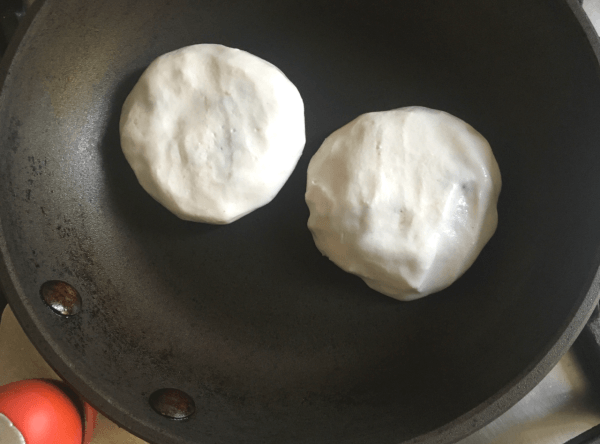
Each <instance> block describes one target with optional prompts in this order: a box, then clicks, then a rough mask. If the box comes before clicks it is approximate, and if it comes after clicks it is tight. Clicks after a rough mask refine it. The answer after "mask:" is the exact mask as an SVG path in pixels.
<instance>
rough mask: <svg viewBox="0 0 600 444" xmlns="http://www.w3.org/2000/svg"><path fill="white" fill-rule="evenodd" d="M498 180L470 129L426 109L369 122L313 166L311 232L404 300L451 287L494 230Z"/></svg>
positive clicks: (343, 263)
mask: <svg viewBox="0 0 600 444" xmlns="http://www.w3.org/2000/svg"><path fill="white" fill-rule="evenodd" d="M500 187H501V178H500V170H499V168H498V164H497V163H496V160H495V158H494V155H493V154H492V150H491V148H490V145H489V144H488V142H487V141H486V140H485V139H484V138H483V136H481V135H480V134H479V133H478V132H477V131H475V130H474V129H473V128H472V127H471V126H469V125H468V124H466V123H465V122H463V121H462V120H460V119H458V118H456V117H453V116H451V115H450V114H447V113H445V112H442V111H436V110H431V109H427V108H421V107H410V108H401V109H396V110H392V111H386V112H376V113H369V114H364V115H362V116H360V117H358V118H357V119H355V120H354V121H352V122H350V123H349V124H347V125H346V126H344V127H342V128H340V129H338V130H337V131H335V132H334V133H333V134H331V135H330V136H329V137H328V138H327V139H326V140H325V141H324V142H323V144H322V145H321V147H320V148H319V150H318V151H317V153H316V154H315V155H314V157H313V158H312V160H311V161H310V164H309V167H308V180H307V190H306V202H307V204H308V207H309V209H310V218H309V220H308V227H309V229H310V230H311V232H312V235H313V238H314V241H315V244H316V246H317V248H318V249H319V250H320V251H321V252H322V253H323V254H324V255H326V256H328V257H329V258H330V259H331V260H332V261H333V262H334V263H336V264H337V265H338V266H339V267H341V268H342V269H344V270H345V271H348V272H350V273H354V274H356V275H358V276H360V277H361V278H362V279H363V280H364V281H365V282H366V283H367V285H369V287H371V288H373V289H375V290H377V291H379V292H381V293H383V294H385V295H388V296H391V297H393V298H396V299H400V300H412V299H417V298H420V297H423V296H426V295H428V294H431V293H434V292H437V291H439V290H442V289H443V288H446V287H447V286H449V285H450V284H452V283H453V282H454V281H455V280H456V279H457V278H459V277H460V276H461V275H462V274H463V273H464V272H465V271H466V270H467V269H468V268H469V267H470V266H471V264H472V263H473V262H474V261H475V259H476V258H477V256H478V255H479V253H480V252H481V250H482V248H483V247H484V245H485V244H486V243H487V241H488V240H489V239H490V238H491V237H492V235H493V234H494V232H495V230H496V225H497V221H498V214H497V211H496V204H497V201H498V196H499V194H500Z"/></svg>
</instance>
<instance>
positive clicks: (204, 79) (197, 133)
mask: <svg viewBox="0 0 600 444" xmlns="http://www.w3.org/2000/svg"><path fill="white" fill-rule="evenodd" d="M120 133H121V146H122V149H123V153H124V154H125V157H126V158H127V161H128V162H129V164H130V165H131V167H132V169H133V171H134V172H135V174H136V176H137V179H138V181H139V183H140V184H141V185H142V187H143V188H144V189H145V190H146V191H147V192H148V193H149V194H150V195H151V196H152V197H153V198H154V199H156V200H157V201H158V202H160V203H161V204H162V205H164V206H165V207H166V208H168V209H169V210H170V211H172V212H173V213H174V214H176V215H177V216H178V217H180V218H181V219H185V220H191V221H197V222H207V223H213V224H226V223H230V222H233V221H235V220H237V219H239V218H240V217H242V216H244V215H246V214H248V213H250V212H251V211H253V210H255V209H257V208H259V207H261V206H263V205H265V204H267V203H269V202H270V201H271V200H272V199H273V198H274V197H275V195H276V194H277V193H278V192H279V190H280V189H281V188H282V187H283V185H284V184H285V182H286V181H287V179H288V178H289V176H290V175H291V173H292V171H293V169H294V167H295V166H296V164H297V162H298V159H299V157H300V155H301V154H302V150H303V148H304V144H305V132H304V104H303V102H302V98H301V97H300V93H299V92H298V90H297V89H296V87H295V86H294V85H293V84H292V82H290V80H288V78H287V77H286V76H285V75H284V74H283V73H282V72H281V71H280V70H279V69H278V68H276V67H275V66H273V65H272V64H270V63H269V62H266V61H265V60H262V59H260V58H258V57H256V56H254V55H252V54H249V53H247V52H245V51H241V50H238V49H232V48H227V47H225V46H221V45H214V44H200V45H193V46H188V47H185V48H181V49H179V50H176V51H173V52H169V53H167V54H164V55H162V56H160V57H158V58H157V59H156V60H154V61H153V62H152V63H151V64H150V66H149V67H148V68H147V69H146V71H145V72H144V73H143V74H142V76H141V78H140V79H139V81H138V82H137V84H136V85H135V87H134V88H133V90H132V91H131V93H130V94H129V96H128V97H127V100H126V101H125V103H124V105H123V110H122V113H121V121H120Z"/></svg>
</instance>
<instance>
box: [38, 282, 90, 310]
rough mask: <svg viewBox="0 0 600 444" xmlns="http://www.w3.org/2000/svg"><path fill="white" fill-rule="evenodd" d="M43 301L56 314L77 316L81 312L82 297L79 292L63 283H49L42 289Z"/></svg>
mask: <svg viewBox="0 0 600 444" xmlns="http://www.w3.org/2000/svg"><path fill="white" fill-rule="evenodd" d="M40 294H41V295H42V299H43V300H44V302H45V303H46V304H48V306H49V307H50V308H51V309H52V310H54V311H55V312H56V313H58V314H60V315H63V316H72V315H76V314H77V313H79V312H80V311H81V297H80V296H79V293H77V290H75V289H74V288H73V287H72V286H71V285H69V284H67V283H66V282H63V281H47V282H44V283H43V284H42V287H41V288H40Z"/></svg>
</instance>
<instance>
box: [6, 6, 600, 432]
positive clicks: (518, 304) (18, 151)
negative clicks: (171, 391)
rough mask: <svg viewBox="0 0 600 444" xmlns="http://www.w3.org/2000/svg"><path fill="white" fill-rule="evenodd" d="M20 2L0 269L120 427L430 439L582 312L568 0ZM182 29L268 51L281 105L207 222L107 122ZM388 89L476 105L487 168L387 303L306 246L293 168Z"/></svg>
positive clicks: (197, 37)
mask: <svg viewBox="0 0 600 444" xmlns="http://www.w3.org/2000/svg"><path fill="white" fill-rule="evenodd" d="M37 8H38V9H39V11H38V12H37V14H36V15H35V17H34V18H33V20H32V21H31V23H30V25H29V29H28V31H27V33H26V34H25V35H24V37H22V39H21V41H20V44H19V45H18V47H17V46H16V45H13V46H12V48H10V49H9V52H8V56H9V57H8V58H12V60H7V58H5V61H4V64H3V65H2V77H3V78H4V84H3V88H2V93H1V96H0V140H1V152H0V156H1V157H0V159H1V161H0V196H2V199H1V200H0V220H1V224H2V237H1V238H0V250H1V252H2V256H3V260H4V263H3V266H2V268H1V270H0V277H1V281H2V285H3V289H4V291H5V293H6V296H7V299H8V301H9V302H10V304H11V306H12V308H13V310H14V311H15V314H16V315H17V317H18V319H19V321H20V322H21V323H22V325H23V327H24V329H25V331H26V332H27V334H28V335H29V337H30V338H31V340H32V342H33V343H34V344H35V345H36V347H37V348H38V349H39V351H40V352H41V354H42V355H43V356H44V358H46V359H47V360H48V362H49V363H50V364H51V365H52V366H53V367H54V368H55V369H56V370H57V372H58V373H59V374H60V375H62V376H63V377H64V378H65V379H66V380H67V381H68V382H69V383H71V384H72V385H73V386H74V387H75V388H76V389H77V390H78V391H79V392H80V393H81V394H82V395H83V396H84V397H85V398H86V399H88V400H89V401H90V403H91V404H92V405H94V406H95V407H97V408H98V409H99V410H100V411H102V412H103V413H105V414H106V415H107V416H108V417H110V418H111V419H113V420H114V421H116V422H117V423H119V424H121V425H122V426H123V427H125V428H127V429H128V430H130V431H132V432H133V433H135V434H137V435H139V436H140V437H142V438H144V439H146V440H148V441H150V442H152V443H161V444H171V443H202V444H213V443H215V444H216V443H228V444H231V443H277V444H282V443H363V444H364V443H367V444H371V443H378V444H385V443H389V444H398V443H401V442H402V443H405V442H411V443H449V442H453V441H455V440H456V439H458V438H460V437H462V436H464V435H466V434H469V433H471V432H473V431H475V430H476V429H478V428H479V427H481V426H482V425H484V424H485V423H487V422H488V421H490V420H492V419H493V418H495V417H496V416H498V415H499V414H501V413H502V412H503V411H505V410H506V409H507V408H508V407H510V406H511V405H512V404H513V403H515V402H516V401H517V400H518V399H519V398H520V397H522V396H523V395H524V394H525V393H527V391H528V390H529V389H531V388H532V387H533V386H534V384H536V383H537V382H538V381H539V380H540V379H541V378H542V377H543V376H544V375H545V374H546V373H547V372H548V371H549V370H550V369H551V368H552V366H553V365H554V364H555V363H556V362H557V361H558V360H559V358H560V356H561V355H562V353H564V352H565V351H566V350H567V349H568V347H569V345H570V344H571V343H572V341H573V340H574V338H575V337H576V335H577V334H578V332H579V331H580V329H581V328H582V326H583V324H584V322H585V320H586V319H587V317H588V315H589V313H590V312H591V309H592V307H593V304H594V303H595V302H596V300H597V297H598V288H599V278H598V277H597V270H598V267H599V265H600V255H599V252H600V249H599V247H600V174H598V171H600V70H599V65H598V58H597V55H598V53H599V47H600V46H599V44H598V39H597V37H595V36H593V31H592V30H591V27H590V25H589V23H588V22H587V19H585V18H584V15H583V13H582V11H581V8H580V7H579V5H578V4H577V3H576V2H575V1H572V0H569V1H564V0H552V1H550V0H502V1H500V0H497V1H492V0H490V1H485V2H482V1H479V0H456V1H453V2H447V1H445V0H419V1H400V0H396V1H387V0H381V1H377V2H371V1H360V0H332V1H308V0H304V1H291V0H290V1H278V2H270V1H264V0H255V1H252V2H248V1H237V0H227V1H226V0H221V1H212V0H203V1H191V0H189V1H188V0H171V1H167V0H156V1H152V2H148V1H141V0H140V1H136V0H105V1H81V0H62V1H58V0H56V1H54V0H48V1H46V2H45V3H44V4H42V5H40V4H38V5H37ZM582 24H583V27H582ZM200 42H213V43H221V44H224V45H227V46H232V47H238V48H242V49H244V50H247V51H249V52H251V53H253V54H255V55H257V56H260V57H262V58H264V59H266V60H268V61H270V62H272V63H274V64H275V65H276V66H278V67H279V68H281V69H282V70H283V72H284V73H285V74H286V75H287V76H288V77H289V78H290V79H291V80H292V82H294V83H295V84H296V86H297V87H298V89H299V90H300V92H301V94H302V96H303V98H304V101H305V107H306V127H307V144H306V149H305V152H304V155H303V156H302V158H301V159H300V162H299V164H298V167H297V168H296V170H295V171H294V173H293V175H292V177H291V178H290V180H289V181H288V183H287V184H286V185H285V187H284V188H283V189H282V190H281V192H280V193H279V195H278V196H277V197H276V198H275V200H274V201H273V202H272V203H270V204H269V205H267V206H265V207H264V208H261V209H259V210H257V211H255V212H254V213H252V214H250V215H248V216H246V217H244V218H243V219H240V220H239V221H237V222H235V223H233V224H231V225H228V226H209V225H203V224H195V223H189V222H183V221H181V220H179V219H177V218H176V217H175V216H173V215H171V214H170V213H169V212H168V211H166V210H165V209H164V208H163V207H161V206H160V205H159V204H158V203H156V202H155V201H153V200H152V199H151V198H150V197H149V196H148V195H147V194H146V193H145V192H144V191H143V190H142V188H141V187H140V186H139V185H138V184H137V182H136V179H135V177H134V174H133V172H132V171H131V169H130V168H129V166H128V164H127V162H126V161H125V158H124V157H123V155H122V153H121V149H120V145H119V134H118V121H119V114H120V109H121V106H122V104H123V101H124V99H125V97H126V95H127V94H128V93H129V91H130V90H131V88H132V87H133V85H134V84H135V82H136V80H137V79H138V78H139V76H140V74H141V73H142V71H143V70H144V68H145V67H146V66H147V65H148V64H149V63H150V62H151V61H152V60H153V59H154V58H155V57H157V56H158V55H160V54H162V53H164V52H167V51H170V50H173V49H176V48H179V47H181V46H185V45H190V44H194V43H200ZM409 105H421V106H427V107H431V108H437V109H441V110H444V111H447V112H450V113H452V114H454V115H456V116H458V117H460V118H462V119H464V120H465V121H467V122H469V123H470V124H471V125H473V126H474V127H475V128H476V129H477V130H479V131H480V132H481V133H482V134H483V135H484V136H485V137H486V138H487V139H488V140H489V142H490V144H491V146H492V148H493V150H494V153H495V155H496V158H497V160H498V163H499V165H500V169H501V171H502V176H503V190H502V194H501V197H500V203H499V226H498V230H497V232H496V234H495V235H494V237H493V238H492V240H491V241H490V243H489V244H488V245H487V246H486V248H485V249H484V251H483V252H482V254H481V256H480V257H479V259H478V260H477V261H476V263H475V264H474V265H473V266H472V268H471V269H470V270H468V272H467V273H466V274H465V275H464V276H463V277H462V278H461V279H459V280H458V281H457V282H456V283H455V284H454V285H452V286H451V287H450V288H448V289H447V290H444V291H442V292H440V293H438V294H435V295H432V296H429V297H427V298H424V299H422V300H418V301H415V302H410V303H402V302H398V301H395V300H393V299H390V298H388V297H385V296H382V295H380V294H378V293H376V292H374V291H372V290H370V289H369V288H368V287H367V286H366V285H365V284H364V283H363V282H362V281H361V280H360V279H358V278H356V277H353V276H351V275H349V274H346V273H344V272H342V271H341V270H339V269H338V268H337V267H336V266H334V265H333V264H332V263H331V262H329V261H328V260H327V259H326V258H324V257H322V256H321V255H320V254H319V252H318V251H317V249H316V248H315V246H314V244H313V241H312V238H311V236H310V233H309V232H308V230H307V228H306V220H307V218H308V210H307V207H306V205H305V203H304V190H305V180H306V168H307V165H308V161H309V159H310V158H311V156H312V155H313V153H314V152H315V151H316V150H317V148H318V147H319V145H320V143H321V142H322V141H323V139H324V138H325V137H326V136H327V135H328V134H330V133H331V132H332V131H333V130H335V129H337V128H338V127H340V126H341V125H343V124H345V123H347V122H348V121H349V120H351V119H353V118H354V117H356V116H357V115H359V114H362V113H364V112H368V111H376V110H386V109H392V108H397V107H401V106H409ZM51 280H61V281H65V282H67V283H68V284H70V285H72V286H73V287H74V288H75V289H77V290H78V292H79V294H80V296H81V299H82V306H81V311H80V312H79V313H78V314H76V315H73V316H69V317H64V316H61V315H58V314H56V313H55V312H54V311H52V310H51V309H50V308H49V307H48V306H47V305H46V304H45V303H44V301H43V300H42V298H41V297H40V288H41V287H42V286H43V284H44V283H45V282H47V281H51ZM163 388H175V389H178V390H181V391H182V392H184V393H186V394H187V395H189V396H190V397H191V399H192V400H193V402H194V403H195V411H194V413H193V414H191V416H189V417H188V419H187V420H183V421H174V420H171V419H168V418H166V417H163V416H161V415H159V414H158V413H156V412H155V411H154V409H153V407H152V406H151V404H150V402H149V399H150V398H151V395H152V394H153V393H155V392H156V391H157V390H160V389H163ZM153 399H155V398H153ZM184 407H185V406H184ZM190 411H191V410H190ZM190 411H188V413H189V412H190Z"/></svg>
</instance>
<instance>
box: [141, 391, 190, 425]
mask: <svg viewBox="0 0 600 444" xmlns="http://www.w3.org/2000/svg"><path fill="white" fill-rule="evenodd" d="M150 405H151V406H152V408H153V409H154V410H155V411H156V412H157V413H160V414H161V415H163V416H165V417H167V418H169V419H187V418H188V417H189V416H190V415H191V414H192V413H194V412H195V411H196V405H195V404H194V400H193V399H192V398H191V397H190V396H188V395H187V394H185V393H184V392H182V391H181V390H177V389H173V388H164V389H160V390H157V391H155V392H154V393H152V394H151V395H150Z"/></svg>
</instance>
